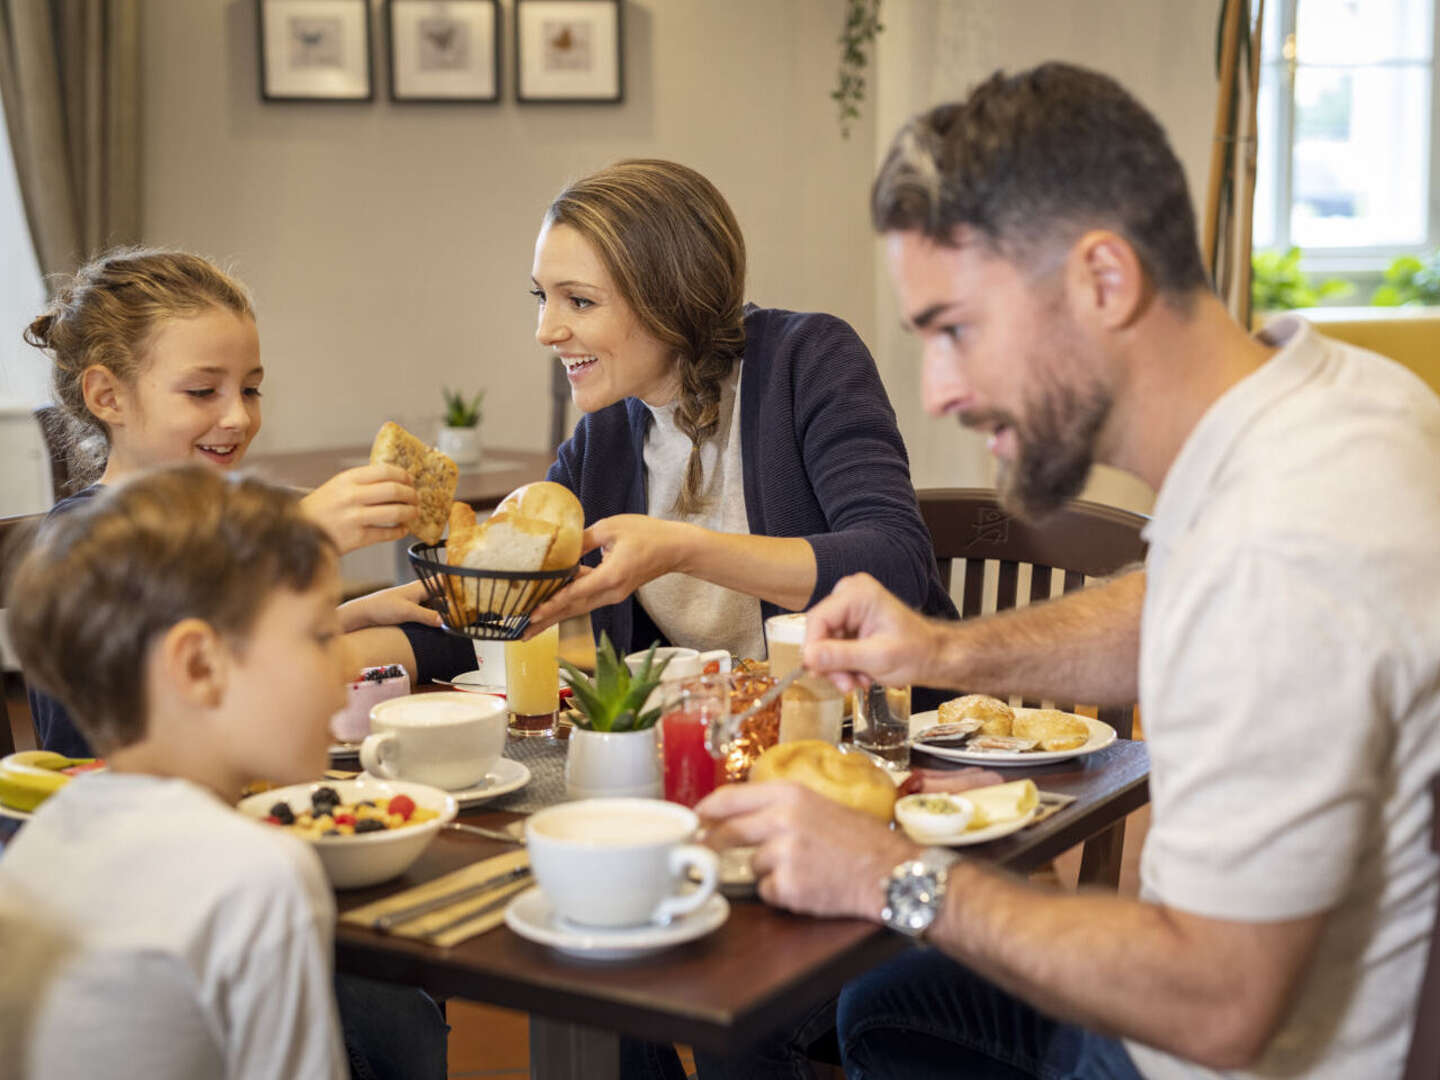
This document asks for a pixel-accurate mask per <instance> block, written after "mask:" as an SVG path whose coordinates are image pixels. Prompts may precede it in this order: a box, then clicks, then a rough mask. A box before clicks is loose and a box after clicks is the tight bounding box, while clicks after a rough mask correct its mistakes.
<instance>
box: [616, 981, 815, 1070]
mask: <svg viewBox="0 0 1440 1080" xmlns="http://www.w3.org/2000/svg"><path fill="white" fill-rule="evenodd" d="M834 1030H835V999H834V998H831V999H830V1000H829V1001H826V1002H824V1003H823V1004H820V1005H817V1006H816V1007H815V1008H814V1009H812V1010H810V1012H808V1013H807V1014H805V1015H804V1016H802V1017H801V1018H800V1019H799V1021H798V1022H796V1023H793V1024H790V1025H789V1026H787V1027H784V1028H782V1029H781V1030H779V1031H777V1032H776V1033H775V1034H774V1035H772V1036H770V1037H769V1038H766V1039H761V1040H760V1041H759V1042H758V1043H754V1044H753V1045H751V1046H748V1047H746V1048H745V1049H744V1050H741V1051H740V1052H738V1053H735V1054H726V1055H724V1056H721V1055H719V1054H707V1053H704V1052H703V1051H700V1050H696V1051H695V1074H696V1076H697V1077H698V1078H699V1080H811V1078H812V1077H813V1076H814V1072H813V1071H812V1070H811V1068H810V1059H811V1055H812V1053H818V1054H819V1056H822V1057H823V1056H824V1053H825V1051H824V1047H825V1045H826V1044H827V1043H829V1044H830V1047H831V1052H833V1041H832V1040H831V1038H830V1036H831V1034H832V1033H833V1032H834ZM817 1044H818V1049H817ZM620 1080H685V1070H684V1069H683V1068H681V1066H680V1055H679V1054H678V1053H676V1052H675V1047H673V1046H671V1045H670V1044H669V1043H647V1042H642V1041H641V1040H639V1039H630V1038H622V1039H621V1040H620Z"/></svg>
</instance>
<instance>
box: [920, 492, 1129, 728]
mask: <svg viewBox="0 0 1440 1080" xmlns="http://www.w3.org/2000/svg"><path fill="white" fill-rule="evenodd" d="M916 495H917V496H918V498H919V500H920V514H921V516H922V517H923V518H924V519H925V524H926V526H927V527H928V528H929V530H930V539H931V542H932V543H933V544H934V547H935V560H936V562H937V563H939V565H940V577H941V580H943V581H944V582H945V585H946V587H947V588H948V589H949V590H950V592H951V595H952V596H956V598H957V606H958V607H959V608H960V616H961V618H965V619H970V618H974V617H975V616H977V615H980V614H982V611H983V605H984V589H985V566H986V563H987V562H991V563H993V564H994V565H995V567H996V573H995V581H996V587H995V610H996V611H1006V610H1009V609H1010V608H1013V607H1015V606H1016V602H1017V598H1018V591H1019V584H1020V578H1021V567H1022V566H1024V565H1028V566H1029V567H1030V585H1029V590H1028V596H1029V602H1030V603H1032V604H1033V603H1036V602H1038V601H1042V600H1048V599H1050V597H1051V595H1052V590H1053V583H1052V581H1053V571H1056V570H1058V571H1060V572H1061V579H1062V586H1061V592H1067V593H1068V592H1074V591H1075V590H1076V589H1080V588H1083V587H1084V585H1085V579H1086V578H1087V577H1089V578H1094V577H1104V576H1106V575H1108V574H1113V573H1115V572H1116V571H1118V570H1122V569H1124V568H1125V567H1127V566H1130V565H1132V564H1134V563H1139V562H1142V561H1143V560H1144V558H1145V541H1144V540H1142V539H1141V538H1140V530H1141V529H1143V528H1144V527H1145V524H1146V522H1147V521H1149V518H1147V517H1145V516H1144V515H1142V514H1135V513H1131V512H1130V511H1128V510H1120V509H1117V508H1115V507H1113V506H1102V505H1101V504H1099V503H1092V502H1085V501H1083V500H1078V499H1077V500H1075V501H1073V502H1071V503H1069V504H1068V505H1067V506H1065V507H1064V508H1063V509H1062V510H1060V511H1058V512H1057V513H1055V514H1053V515H1052V516H1050V517H1048V518H1046V519H1045V520H1044V521H1043V522H1039V523H1036V522H1030V521H1024V520H1022V519H1020V518H1017V517H1015V516H1013V515H1011V514H1009V513H1007V512H1006V511H1005V510H1004V508H1002V507H1001V505H1000V500H999V498H998V497H997V495H996V493H995V492H994V491H992V490H990V489H988V488H929V489H926V490H924V491H919V492H916ZM957 569H958V570H959V572H960V573H961V575H962V576H961V579H960V581H959V582H957V581H956V580H955V573H956V571H957ZM1027 704H1029V703H1028V702H1027ZM1071 707H1072V706H1071V705H1069V704H1063V703H1057V708H1061V709H1067V710H1068V709H1069V708H1071ZM1132 715H1133V710H1132V709H1131V708H1130V707H1129V706H1110V707H1107V708H1102V709H1100V710H1099V717H1100V719H1101V720H1104V721H1105V722H1106V723H1107V724H1109V725H1110V726H1111V727H1113V728H1114V729H1115V730H1116V731H1117V732H1119V733H1120V737H1121V738H1125V739H1128V738H1129V737H1130V732H1131V729H1132V727H1133V720H1132Z"/></svg>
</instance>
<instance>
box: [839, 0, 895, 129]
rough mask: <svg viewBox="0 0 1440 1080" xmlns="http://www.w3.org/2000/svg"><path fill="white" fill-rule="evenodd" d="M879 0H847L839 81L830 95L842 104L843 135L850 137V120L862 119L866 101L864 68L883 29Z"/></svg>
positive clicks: (841, 33)
mask: <svg viewBox="0 0 1440 1080" xmlns="http://www.w3.org/2000/svg"><path fill="white" fill-rule="evenodd" d="M884 29H885V27H884V25H882V24H881V22H880V0H845V28H844V30H842V31H841V32H840V45H841V51H840V81H839V84H838V85H837V86H836V87H835V89H834V90H832V91H830V96H831V97H832V98H834V100H835V102H836V104H838V105H839V107H840V134H841V135H842V136H844V137H845V138H847V139H848V138H849V137H850V123H851V121H853V120H858V119H860V105H861V103H862V102H863V101H864V100H865V74H864V72H865V67H866V65H868V64H869V62H870V52H871V51H872V49H873V46H874V44H875V37H876V35H878V34H879V33H880V31H881V30H884Z"/></svg>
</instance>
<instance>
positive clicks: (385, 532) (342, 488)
mask: <svg viewBox="0 0 1440 1080" xmlns="http://www.w3.org/2000/svg"><path fill="white" fill-rule="evenodd" d="M418 503H419V496H417V495H416V494H415V487H414V485H413V484H412V483H411V482H410V476H409V474H408V473H407V472H406V471H405V470H404V469H402V468H400V467H399V466H397V465H361V466H358V467H357V468H354V469H346V470H345V471H344V472H342V473H336V474H335V475H334V476H332V477H331V478H330V479H329V480H326V481H325V483H323V484H321V485H320V486H319V487H318V488H316V489H315V490H314V491H312V492H311V493H310V494H309V495H306V496H305V497H304V498H303V499H301V500H300V508H301V509H302V510H303V511H304V512H305V514H306V515H307V516H308V517H309V518H310V520H312V521H314V522H317V523H318V524H319V525H320V526H321V527H322V528H324V530H325V531H326V532H328V533H329V534H330V538H331V539H332V540H334V541H335V546H336V547H338V548H339V549H340V552H341V554H344V553H346V552H349V551H355V550H356V549H357V548H362V547H365V546H367V545H369V544H378V543H381V542H383V541H386V540H399V539H400V538H401V537H402V536H404V535H405V534H406V532H408V531H409V530H408V528H407V526H408V525H409V524H410V523H411V522H412V521H414V520H415V514H416V512H417V504H418Z"/></svg>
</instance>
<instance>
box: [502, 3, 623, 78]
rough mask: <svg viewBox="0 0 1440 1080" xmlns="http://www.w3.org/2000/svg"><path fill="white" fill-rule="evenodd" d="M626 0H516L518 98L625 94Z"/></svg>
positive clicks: (516, 75) (516, 76)
mask: <svg viewBox="0 0 1440 1080" xmlns="http://www.w3.org/2000/svg"><path fill="white" fill-rule="evenodd" d="M622 6H623V0H515V100H516V101H525V102H552V103H562V102H563V103H577V102H618V101H623V100H624V97H625V63H624V50H623V47H622V45H623V42H624V33H623V29H624V27H623V19H622V13H621V8H622Z"/></svg>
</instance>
